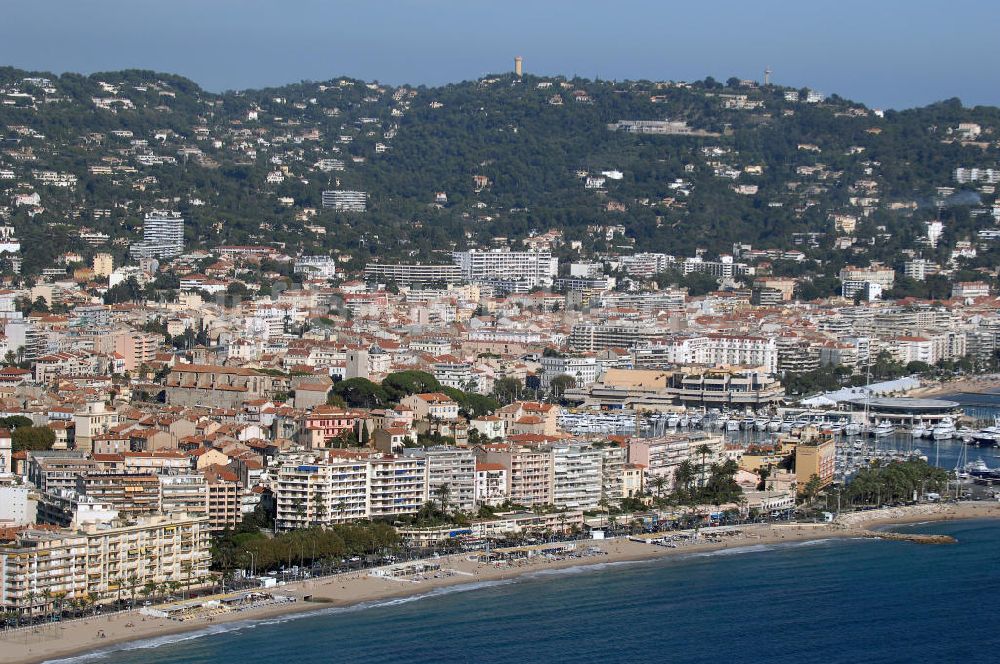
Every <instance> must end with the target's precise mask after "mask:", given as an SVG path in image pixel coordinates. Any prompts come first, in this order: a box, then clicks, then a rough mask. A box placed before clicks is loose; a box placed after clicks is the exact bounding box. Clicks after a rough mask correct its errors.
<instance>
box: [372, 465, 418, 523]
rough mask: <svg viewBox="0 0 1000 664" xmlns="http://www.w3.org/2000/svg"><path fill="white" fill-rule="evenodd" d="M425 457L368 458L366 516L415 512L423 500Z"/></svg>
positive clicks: (373, 516)
mask: <svg viewBox="0 0 1000 664" xmlns="http://www.w3.org/2000/svg"><path fill="white" fill-rule="evenodd" d="M427 466H428V463H427V460H426V459H421V458H417V457H390V456H387V457H383V458H381V459H370V460H369V462H368V516H369V517H370V518H372V519H377V518H380V517H382V518H385V517H389V518H391V517H396V516H401V515H404V514H415V513H416V512H418V511H419V510H420V508H421V507H423V505H424V503H426V502H427V499H428V494H427Z"/></svg>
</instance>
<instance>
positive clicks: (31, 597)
mask: <svg viewBox="0 0 1000 664" xmlns="http://www.w3.org/2000/svg"><path fill="white" fill-rule="evenodd" d="M25 599H27V600H28V620H29V621H30V620H31V619H32V618H34V617H35V602H36V600H38V593H37V592H35V591H34V590H29V591H28V594H27V595H26V596H25Z"/></svg>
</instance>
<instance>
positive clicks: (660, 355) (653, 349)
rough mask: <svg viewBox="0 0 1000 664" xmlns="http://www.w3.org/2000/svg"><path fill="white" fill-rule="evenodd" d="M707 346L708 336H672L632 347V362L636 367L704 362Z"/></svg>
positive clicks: (707, 355)
mask: <svg viewBox="0 0 1000 664" xmlns="http://www.w3.org/2000/svg"><path fill="white" fill-rule="evenodd" d="M708 347H709V339H708V337H703V336H697V337H672V338H668V339H662V340H658V341H656V342H654V343H651V344H649V345H646V346H640V347H637V348H633V349H632V362H633V364H634V365H635V366H636V367H637V368H657V367H664V366H669V365H692V364H706V363H708V357H709V350H708Z"/></svg>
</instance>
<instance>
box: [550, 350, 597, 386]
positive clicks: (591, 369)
mask: <svg viewBox="0 0 1000 664" xmlns="http://www.w3.org/2000/svg"><path fill="white" fill-rule="evenodd" d="M541 365H542V375H541V379H540V382H541V386H542V389H545V390H547V389H549V385H550V384H551V383H552V379H553V378H555V377H556V376H569V377H570V378H572V379H573V380H575V381H576V386H577V387H586V386H587V385H590V384H592V383H595V382H597V379H598V377H599V376H600V374H601V365H600V364H599V363H598V361H597V358H595V357H573V356H570V357H549V356H542V359H541Z"/></svg>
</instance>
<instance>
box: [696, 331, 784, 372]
mask: <svg viewBox="0 0 1000 664" xmlns="http://www.w3.org/2000/svg"><path fill="white" fill-rule="evenodd" d="M705 352H706V356H707V357H706V361H707V362H708V363H709V364H721V365H726V366H744V367H765V368H766V369H767V370H768V371H769V372H771V373H775V372H777V370H778V348H777V345H776V344H775V341H774V339H773V338H762V337H739V336H730V335H724V334H710V335H708V344H707V346H706V348H705Z"/></svg>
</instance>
